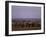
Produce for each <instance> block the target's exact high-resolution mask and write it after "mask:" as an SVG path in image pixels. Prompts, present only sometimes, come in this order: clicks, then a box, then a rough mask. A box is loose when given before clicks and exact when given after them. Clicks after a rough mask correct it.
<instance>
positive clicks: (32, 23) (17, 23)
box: [12, 19, 41, 31]
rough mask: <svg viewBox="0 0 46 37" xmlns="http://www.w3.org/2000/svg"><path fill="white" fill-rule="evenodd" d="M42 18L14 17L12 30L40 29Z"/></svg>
mask: <svg viewBox="0 0 46 37" xmlns="http://www.w3.org/2000/svg"><path fill="white" fill-rule="evenodd" d="M40 29H41V20H40V19H14V20H12V31H22V30H40Z"/></svg>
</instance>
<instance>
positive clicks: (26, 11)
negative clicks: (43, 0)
mask: <svg viewBox="0 0 46 37" xmlns="http://www.w3.org/2000/svg"><path fill="white" fill-rule="evenodd" d="M12 18H13V19H15V18H41V7H31V6H12Z"/></svg>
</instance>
